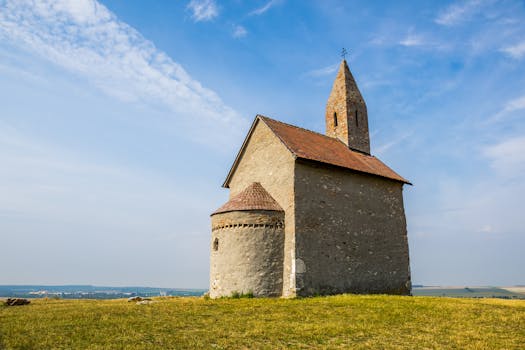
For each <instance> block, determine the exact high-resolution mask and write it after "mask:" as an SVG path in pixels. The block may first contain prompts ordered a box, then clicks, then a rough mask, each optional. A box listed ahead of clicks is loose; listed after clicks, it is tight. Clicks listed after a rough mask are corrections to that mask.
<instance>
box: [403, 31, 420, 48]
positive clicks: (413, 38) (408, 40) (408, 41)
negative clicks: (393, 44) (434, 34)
mask: <svg viewBox="0 0 525 350" xmlns="http://www.w3.org/2000/svg"><path fill="white" fill-rule="evenodd" d="M399 44H400V45H403V46H407V47H411V46H422V45H424V44H425V41H424V40H423V37H422V36H420V35H416V34H408V35H407V36H406V37H405V38H404V39H403V40H401V41H400V42H399Z"/></svg>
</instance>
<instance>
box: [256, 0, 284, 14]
mask: <svg viewBox="0 0 525 350" xmlns="http://www.w3.org/2000/svg"><path fill="white" fill-rule="evenodd" d="M280 2H281V0H270V1H268V2H267V3H266V4H264V5H263V6H261V7H259V8H257V9H255V10H253V11H252V12H250V13H249V15H250V16H260V15H262V14H264V13H265V12H266V11H268V10H269V9H271V8H272V7H273V6H275V5H277V4H279V3H280Z"/></svg>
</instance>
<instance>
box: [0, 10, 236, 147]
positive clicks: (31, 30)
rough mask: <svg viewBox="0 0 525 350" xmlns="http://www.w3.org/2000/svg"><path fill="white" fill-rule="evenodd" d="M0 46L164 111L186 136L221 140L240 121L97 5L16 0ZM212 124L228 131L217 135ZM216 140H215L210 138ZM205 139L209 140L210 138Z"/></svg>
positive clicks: (1, 29)
mask: <svg viewBox="0 0 525 350" xmlns="http://www.w3.org/2000/svg"><path fill="white" fill-rule="evenodd" d="M0 41H5V42H10V43H11V44H12V45H15V46H17V47H19V48H20V49H22V50H26V51H29V52H30V53H31V54H35V55H38V56H40V57H42V58H45V59H47V60H49V61H51V62H53V63H54V64H56V65H58V66H60V67H63V68H65V69H66V70H68V71H70V72H73V73H75V74H77V75H79V76H81V77H83V78H85V79H87V80H88V81H89V82H91V83H92V84H93V85H95V86H97V87H98V88H100V89H101V90H102V91H104V92H105V93H107V94H108V95H111V96H113V97H116V98H118V99H120V100H124V101H130V102H136V103H137V102H138V103H146V104H153V105H156V106H163V107H166V108H168V109H169V110H170V112H171V114H172V116H173V118H176V119H177V120H178V121H179V122H181V123H191V122H192V120H194V117H195V116H196V115H198V116H199V121H200V124H199V128H198V129H199V130H197V128H194V129H195V130H194V133H193V134H192V133H191V130H189V132H188V136H189V137H193V138H194V139H195V140H197V141H199V142H203V143H210V142H211V143H213V142H216V141H217V137H221V138H222V141H221V142H227V141H226V140H227V138H228V137H231V136H232V134H231V133H235V132H238V130H239V129H240V130H243V127H244V126H245V124H246V121H245V120H243V119H242V118H240V117H239V115H238V114H237V112H236V111H235V110H233V109H232V108H230V107H229V106H227V105H225V104H224V103H223V101H222V100H221V99H220V97H219V96H218V95H217V94H216V93H215V92H214V91H212V90H209V89H207V88H205V87H203V86H202V85H201V83H200V82H198V81H196V80H194V79H193V78H192V77H191V76H190V75H189V74H188V73H187V72H186V71H185V70H184V68H183V67H182V66H181V65H179V64H178V63H176V62H174V61H173V60H172V59H171V58H170V57H168V56H167V55H166V54H165V53H163V52H161V51H159V50H158V49H157V48H155V46H154V45H153V44H152V43H151V42H150V41H148V40H146V39H145V38H144V37H142V35H141V34H140V33H139V32H137V31H136V30H135V29H133V28H132V27H130V26H129V25H127V24H126V23H124V22H122V21H120V20H119V19H118V18H117V17H116V16H115V15H114V14H113V13H111V12H110V11H109V10H108V9H107V8H106V7H104V6H103V5H101V4H100V3H98V2H97V1H96V0H76V1H73V2H72V1H67V0H58V1H51V0H41V1H36V2H33V1H30V0H16V1H7V2H5V3H4V5H3V6H2V8H1V9H0ZM217 123H218V124H220V125H223V127H224V129H225V130H231V131H228V132H226V133H225V134H228V133H230V134H229V135H227V136H226V137H223V136H221V135H217V133H216V132H215V131H214V130H216V127H217ZM213 135H215V136H213ZM210 136H213V137H215V139H213V138H211V139H210Z"/></svg>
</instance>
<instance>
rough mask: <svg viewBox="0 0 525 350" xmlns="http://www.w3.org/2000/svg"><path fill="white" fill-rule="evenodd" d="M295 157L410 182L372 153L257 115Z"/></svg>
mask: <svg viewBox="0 0 525 350" xmlns="http://www.w3.org/2000/svg"><path fill="white" fill-rule="evenodd" d="M257 118H259V119H260V120H262V121H263V122H264V123H265V124H266V125H268V127H269V128H270V129H271V130H272V131H273V132H274V134H275V135H276V136H277V137H278V138H279V139H280V140H281V142H282V143H283V144H284V145H285V146H286V147H287V148H288V150H289V151H290V152H292V153H293V154H294V155H295V156H296V157H297V158H302V159H307V160H313V161H317V162H321V163H325V164H330V165H335V166H339V167H343V168H347V169H351V170H355V171H359V172H363V173H367V174H372V175H377V176H381V177H385V178H387V179H391V180H396V181H400V182H404V183H406V184H410V182H409V181H408V180H406V179H404V178H403V177H401V176H400V175H398V174H397V173H396V172H395V171H393V170H392V169H390V168H389V167H388V166H386V165H385V164H384V163H383V162H381V161H380V160H379V159H377V158H376V157H374V156H371V155H367V154H364V153H361V152H357V151H353V150H351V149H350V148H348V146H347V145H345V144H344V143H343V142H341V141H340V140H338V139H336V138H332V137H329V136H326V135H323V134H319V133H316V132H313V131H310V130H306V129H303V128H299V127H297V126H293V125H290V124H286V123H282V122H279V121H277V120H274V119H270V118H268V117H264V116H261V115H258V116H257Z"/></svg>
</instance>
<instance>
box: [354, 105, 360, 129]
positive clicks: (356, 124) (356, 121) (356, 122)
mask: <svg viewBox="0 0 525 350" xmlns="http://www.w3.org/2000/svg"><path fill="white" fill-rule="evenodd" d="M355 126H357V127H359V118H358V115H357V109H356V110H355Z"/></svg>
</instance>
